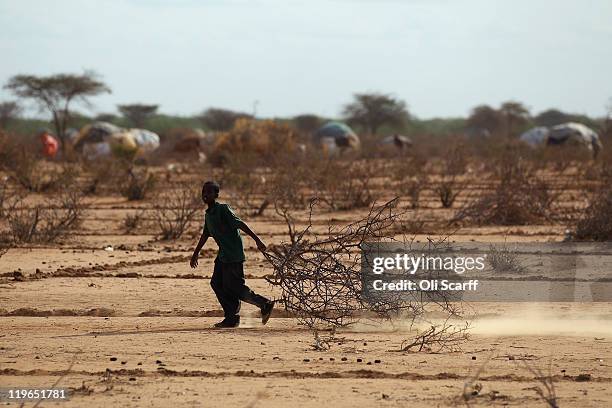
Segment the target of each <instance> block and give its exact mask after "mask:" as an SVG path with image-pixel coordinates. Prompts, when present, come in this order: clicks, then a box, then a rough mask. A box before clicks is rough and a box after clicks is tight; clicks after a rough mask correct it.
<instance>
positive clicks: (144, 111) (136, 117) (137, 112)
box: [117, 103, 159, 128]
mask: <svg viewBox="0 0 612 408" xmlns="http://www.w3.org/2000/svg"><path fill="white" fill-rule="evenodd" d="M158 108H159V105H145V104H142V103H132V104H128V105H117V109H118V110H119V112H120V113H121V114H122V115H123V116H124V117H125V118H126V119H127V120H129V121H130V122H131V123H132V125H133V126H135V127H138V128H139V127H143V126H144V124H145V123H146V121H147V119H148V118H150V117H151V116H153V115H155V114H156V113H157V109H158Z"/></svg>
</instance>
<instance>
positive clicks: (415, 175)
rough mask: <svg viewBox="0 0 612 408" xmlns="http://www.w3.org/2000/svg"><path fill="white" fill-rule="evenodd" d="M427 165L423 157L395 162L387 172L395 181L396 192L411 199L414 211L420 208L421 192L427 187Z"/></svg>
mask: <svg viewBox="0 0 612 408" xmlns="http://www.w3.org/2000/svg"><path fill="white" fill-rule="evenodd" d="M425 165H426V162H425V160H424V159H422V158H421V156H416V157H411V158H407V159H402V160H395V161H393V163H392V165H391V166H390V169H389V170H388V171H386V172H385V173H389V172H390V173H391V175H392V178H393V180H395V190H396V191H398V192H399V193H400V194H402V195H403V196H407V197H408V198H409V199H410V206H411V207H412V208H413V209H414V208H418V207H419V199H420V197H421V191H423V189H424V188H425V186H426V185H427V174H426V172H425Z"/></svg>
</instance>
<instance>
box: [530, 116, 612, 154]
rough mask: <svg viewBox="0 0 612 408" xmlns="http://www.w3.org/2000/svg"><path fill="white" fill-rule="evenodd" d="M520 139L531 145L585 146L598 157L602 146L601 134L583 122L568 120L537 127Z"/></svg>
mask: <svg viewBox="0 0 612 408" xmlns="http://www.w3.org/2000/svg"><path fill="white" fill-rule="evenodd" d="M520 140H522V141H523V142H525V143H528V144H529V145H530V146H533V147H535V146H542V145H546V146H555V145H573V146H579V147H584V148H586V149H588V150H589V151H591V152H592V154H593V157H596V156H597V154H598V153H599V151H600V150H601V148H602V144H601V140H600V139H599V135H598V134H597V132H595V131H594V130H593V129H591V128H589V127H588V126H586V125H583V124H582V123H576V122H568V123H563V124H560V125H556V126H552V127H550V128H548V127H543V126H540V127H535V128H533V129H530V130H528V131H526V132H525V133H523V134H522V135H521V136H520Z"/></svg>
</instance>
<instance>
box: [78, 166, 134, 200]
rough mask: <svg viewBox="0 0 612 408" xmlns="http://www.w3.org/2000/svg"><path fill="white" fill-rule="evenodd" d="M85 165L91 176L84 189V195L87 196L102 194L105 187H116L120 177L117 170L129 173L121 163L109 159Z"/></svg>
mask: <svg viewBox="0 0 612 408" xmlns="http://www.w3.org/2000/svg"><path fill="white" fill-rule="evenodd" d="M84 165H85V171H86V172H87V173H88V176H89V177H88V179H87V182H86V184H85V186H84V187H83V193H84V194H86V195H95V194H100V193H102V192H103V191H104V190H105V187H110V186H116V185H117V184H116V183H117V181H118V176H119V174H118V171H117V170H119V172H120V173H124V172H125V171H127V170H126V168H125V166H123V165H122V164H121V163H119V162H117V161H114V160H112V159H109V158H106V159H98V160H88V161H85V162H84Z"/></svg>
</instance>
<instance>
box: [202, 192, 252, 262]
mask: <svg viewBox="0 0 612 408" xmlns="http://www.w3.org/2000/svg"><path fill="white" fill-rule="evenodd" d="M240 221H241V220H240V218H239V217H238V216H237V215H236V214H235V213H234V212H233V211H232V209H231V208H230V206H229V205H228V204H220V203H217V202H215V204H214V205H213V206H212V207H211V208H208V209H206V214H205V216H204V232H205V233H208V235H210V236H211V237H213V238H214V240H215V242H216V243H217V245H218V246H219V253H218V254H217V259H216V260H218V261H220V262H224V263H229V262H243V261H244V260H245V257H244V248H243V246H242V237H241V236H240V231H239V230H238V223H239V222H240Z"/></svg>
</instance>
